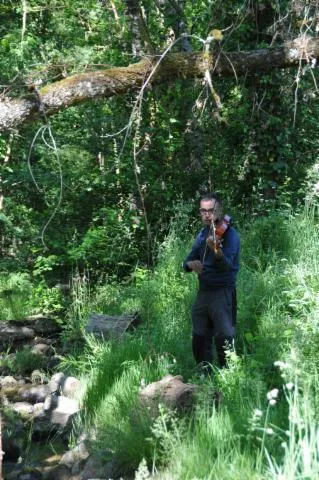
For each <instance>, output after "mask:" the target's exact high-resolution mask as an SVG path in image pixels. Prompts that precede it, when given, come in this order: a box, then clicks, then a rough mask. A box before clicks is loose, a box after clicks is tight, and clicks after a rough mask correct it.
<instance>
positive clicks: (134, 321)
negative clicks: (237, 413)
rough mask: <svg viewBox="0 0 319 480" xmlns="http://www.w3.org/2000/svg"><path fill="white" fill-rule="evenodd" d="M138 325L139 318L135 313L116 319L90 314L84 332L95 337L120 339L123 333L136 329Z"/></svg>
mask: <svg viewBox="0 0 319 480" xmlns="http://www.w3.org/2000/svg"><path fill="white" fill-rule="evenodd" d="M140 323H141V317H140V316H139V314H138V313H137V312H135V313H133V314H127V315H120V316H117V317H115V316H110V315H102V314H99V313H92V314H91V315H90V317H89V319H88V323H87V327H86V331H87V332H88V333H92V334H94V335H95V336H97V337H103V338H120V337H121V336H122V335H123V333H124V332H126V331H127V330H130V329H132V328H135V327H137V326H138V325H139V324H140Z"/></svg>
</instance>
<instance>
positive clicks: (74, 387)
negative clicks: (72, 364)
mask: <svg viewBox="0 0 319 480" xmlns="http://www.w3.org/2000/svg"><path fill="white" fill-rule="evenodd" d="M80 387H81V382H80V380H78V379H77V378H75V377H67V378H66V379H65V380H64V381H63V384H62V395H64V396H65V397H68V398H74V397H76V394H77V393H78V392H79V390H80Z"/></svg>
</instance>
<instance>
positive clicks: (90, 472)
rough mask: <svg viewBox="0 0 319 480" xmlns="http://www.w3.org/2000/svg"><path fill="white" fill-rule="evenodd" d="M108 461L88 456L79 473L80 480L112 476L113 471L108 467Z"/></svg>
mask: <svg viewBox="0 0 319 480" xmlns="http://www.w3.org/2000/svg"><path fill="white" fill-rule="evenodd" d="M109 463H110V462H108V463H105V462H102V460H100V459H99V458H96V457H90V458H89V459H88V460H87V462H86V463H85V466H84V469H83V471H82V474H81V478H82V480H90V479H96V478H103V479H104V478H105V479H106V478H114V477H115V475H114V471H112V468H108V464H109Z"/></svg>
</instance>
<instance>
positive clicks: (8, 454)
mask: <svg viewBox="0 0 319 480" xmlns="http://www.w3.org/2000/svg"><path fill="white" fill-rule="evenodd" d="M2 449H3V451H4V456H3V461H4V462H15V461H17V460H18V458H19V457H20V455H21V448H20V446H19V445H18V444H17V442H16V439H15V438H12V437H8V435H7V434H4V435H3V437H2Z"/></svg>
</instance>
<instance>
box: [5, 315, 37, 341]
mask: <svg viewBox="0 0 319 480" xmlns="http://www.w3.org/2000/svg"><path fill="white" fill-rule="evenodd" d="M34 335H35V332H34V330H33V329H32V328H28V327H25V326H19V325H18V326H16V325H15V324H14V323H13V322H12V321H11V322H0V338H1V341H0V343H1V344H11V343H13V342H21V341H26V340H29V339H30V338H33V337H34Z"/></svg>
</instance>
